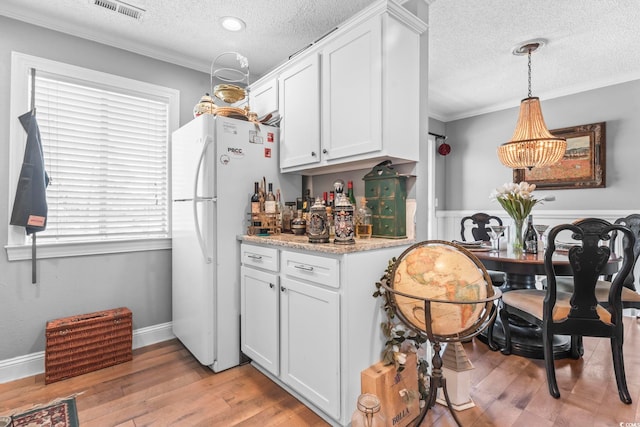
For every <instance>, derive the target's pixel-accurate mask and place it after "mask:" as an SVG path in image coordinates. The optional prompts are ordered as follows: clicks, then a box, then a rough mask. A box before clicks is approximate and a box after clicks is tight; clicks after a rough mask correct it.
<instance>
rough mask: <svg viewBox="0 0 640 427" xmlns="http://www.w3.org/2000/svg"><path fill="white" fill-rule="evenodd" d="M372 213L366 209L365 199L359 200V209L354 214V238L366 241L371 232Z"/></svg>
mask: <svg viewBox="0 0 640 427" xmlns="http://www.w3.org/2000/svg"><path fill="white" fill-rule="evenodd" d="M371 217H372V212H371V209H369V208H368V207H367V199H366V198H364V197H362V198H361V199H360V207H359V208H358V210H357V212H356V237H357V238H359V239H368V238H370V237H371V233H372V231H373V224H372V222H371Z"/></svg>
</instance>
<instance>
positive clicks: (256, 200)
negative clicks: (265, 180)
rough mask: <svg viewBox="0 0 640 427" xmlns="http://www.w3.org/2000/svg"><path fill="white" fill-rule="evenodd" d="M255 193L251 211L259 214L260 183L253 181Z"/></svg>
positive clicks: (252, 198) (252, 197)
mask: <svg viewBox="0 0 640 427" xmlns="http://www.w3.org/2000/svg"><path fill="white" fill-rule="evenodd" d="M253 189H254V190H253V195H252V196H251V213H252V214H259V213H260V184H258V183H257V182H254V183H253Z"/></svg>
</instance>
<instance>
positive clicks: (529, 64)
mask: <svg viewBox="0 0 640 427" xmlns="http://www.w3.org/2000/svg"><path fill="white" fill-rule="evenodd" d="M527 56H528V64H527V65H528V67H529V82H528V83H529V94H528V95H527V96H528V97H529V98H531V48H529V53H528V54H527Z"/></svg>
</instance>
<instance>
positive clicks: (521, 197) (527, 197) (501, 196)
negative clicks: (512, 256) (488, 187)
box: [489, 181, 542, 252]
mask: <svg viewBox="0 0 640 427" xmlns="http://www.w3.org/2000/svg"><path fill="white" fill-rule="evenodd" d="M535 189H536V185H535V184H529V183H527V182H525V181H522V182H520V183H519V184H516V183H513V182H507V183H505V184H504V185H502V186H501V187H498V188H496V189H495V190H494V191H492V192H491V195H490V196H489V197H490V198H491V199H492V200H497V201H498V203H500V206H502V208H503V209H504V210H505V211H507V213H508V214H509V216H510V217H511V218H512V219H513V222H514V224H515V230H514V235H513V250H514V251H515V252H522V249H523V236H522V226H523V225H524V221H525V220H526V219H527V217H528V216H529V214H530V213H531V210H532V209H533V207H534V206H535V205H537V204H538V203H541V202H542V199H536V198H535V197H533V191H534V190H535Z"/></svg>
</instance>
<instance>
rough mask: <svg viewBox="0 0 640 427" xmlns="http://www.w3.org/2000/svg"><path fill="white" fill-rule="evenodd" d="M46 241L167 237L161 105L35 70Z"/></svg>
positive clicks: (165, 111)
mask: <svg viewBox="0 0 640 427" xmlns="http://www.w3.org/2000/svg"><path fill="white" fill-rule="evenodd" d="M35 105H36V110H37V115H36V116H37V119H38V124H39V126H40V134H41V138H42V145H43V150H44V158H45V167H46V170H47V172H48V174H49V176H50V178H51V182H50V184H49V187H48V188H47V203H48V207H49V215H48V219H47V228H46V230H45V231H44V232H41V233H38V239H39V241H41V242H42V243H46V242H70V241H100V240H113V239H140V238H154V237H168V235H169V224H168V223H169V218H168V216H169V214H168V212H169V205H168V169H167V168H168V159H167V156H168V141H169V126H168V116H169V105H168V103H167V102H166V101H165V100H157V99H153V97H144V96H140V95H139V94H135V95H131V94H127V93H124V91H121V90H118V89H116V88H110V87H100V85H97V84H94V83H91V84H86V82H83V81H74V80H72V79H69V78H67V77H63V76H57V75H55V74H49V73H43V72H38V73H37V74H36V82H35Z"/></svg>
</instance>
